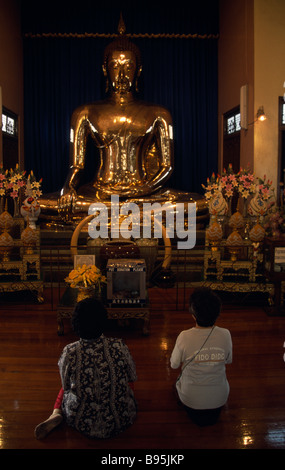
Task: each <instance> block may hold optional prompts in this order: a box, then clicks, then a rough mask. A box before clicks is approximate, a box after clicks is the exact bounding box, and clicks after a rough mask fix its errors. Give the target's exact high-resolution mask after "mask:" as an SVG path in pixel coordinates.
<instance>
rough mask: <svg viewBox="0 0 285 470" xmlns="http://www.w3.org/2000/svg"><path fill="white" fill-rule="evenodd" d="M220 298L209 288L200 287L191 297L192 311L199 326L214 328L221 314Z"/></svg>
mask: <svg viewBox="0 0 285 470" xmlns="http://www.w3.org/2000/svg"><path fill="white" fill-rule="evenodd" d="M221 304H222V303H221V299H220V297H219V296H218V295H217V294H216V293H215V292H214V291H212V290H211V289H210V288H208V287H198V288H197V289H195V290H194V292H193V293H192V294H191V295H190V299H189V306H190V311H191V313H192V314H193V315H194V317H195V319H196V322H197V325H198V326H204V327H209V326H213V325H214V324H215V322H216V320H217V318H218V316H219V315H220V312H221Z"/></svg>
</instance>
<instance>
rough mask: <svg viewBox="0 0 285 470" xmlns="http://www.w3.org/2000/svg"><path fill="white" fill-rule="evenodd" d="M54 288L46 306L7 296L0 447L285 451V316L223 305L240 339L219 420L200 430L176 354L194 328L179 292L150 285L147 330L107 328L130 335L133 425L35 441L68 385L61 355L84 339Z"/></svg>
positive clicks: (0, 346)
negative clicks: (178, 390)
mask: <svg viewBox="0 0 285 470" xmlns="http://www.w3.org/2000/svg"><path fill="white" fill-rule="evenodd" d="M49 295H50V293H49V292H45V299H46V301H45V303H44V304H41V305H36V304H35V303H33V302H32V301H30V300H21V299H20V297H19V296H18V295H17V296H15V298H14V301H13V302H12V301H11V300H9V301H8V300H7V301H3V299H2V300H1V306H0V383H1V389H0V448H1V449H106V450H107V449H149V450H150V449H245V448H249V449H284V448H285V362H284V358H283V355H284V353H285V348H284V342H285V317H268V316H267V315H266V313H265V311H264V309H263V308H262V306H253V305H251V306H246V305H244V304H242V305H237V304H231V305H228V304H224V307H223V312H222V315H221V317H220V320H219V322H218V324H219V325H220V326H223V327H225V328H228V329H229V330H230V331H231V334H232V338H233V364H232V365H231V366H229V367H228V379H229V382H230V387H231V392H230V397H229V401H228V404H227V406H226V407H225V409H224V410H223V412H222V415H221V418H220V420H219V422H218V423H217V424H216V425H215V426H214V427H209V428H199V427H197V426H196V425H195V424H193V423H192V422H191V421H190V420H189V418H188V417H187V415H186V414H185V412H184V410H183V409H182V408H181V407H180V406H179V405H178V403H177V402H176V399H175V396H174V394H173V384H174V382H175V378H176V375H177V372H175V371H173V370H171V369H170V367H169V357H170V354H171V351H172V348H173V346H174V342H175V339H176V337H177V335H178V333H179V332H180V331H181V330H182V329H185V328H188V327H190V326H192V325H193V321H192V319H191V317H190V316H189V314H188V312H187V309H186V308H177V301H176V300H177V298H176V296H177V291H176V289H165V290H160V289H150V300H151V305H152V310H151V333H150V335H149V336H143V335H142V334H141V330H140V325H139V324H135V323H132V322H130V323H129V324H128V325H118V324H117V323H116V322H111V323H110V325H109V330H108V332H107V334H109V335H111V334H112V335H117V336H119V337H122V338H124V340H125V341H126V342H127V344H128V346H129V348H130V350H131V353H132V355H133V357H134V359H135V362H136V365H137V374H138V382H137V383H136V384H135V394H136V398H137V402H138V410H139V411H138V417H137V420H136V422H135V424H134V425H133V426H132V427H131V428H129V429H128V430H126V431H125V432H124V433H122V434H121V435H119V436H117V437H116V438H114V439H110V440H106V441H97V440H89V439H87V438H86V437H84V436H82V435H80V434H79V433H78V432H76V431H75V430H73V429H71V428H69V427H67V426H66V425H65V424H62V425H61V426H60V428H58V429H57V430H55V431H53V432H52V433H51V434H50V435H49V436H48V437H47V438H46V439H45V440H43V441H37V440H36V439H35V438H34V435H33V432H34V427H35V426H36V424H38V423H39V422H40V421H42V420H44V419H46V418H47V417H48V415H49V413H50V411H51V410H52V406H53V403H54V400H55V398H56V395H57V391H58V389H59V386H60V380H59V375H58V369H57V360H58V357H59V355H60V353H61V350H62V348H63V347H64V346H65V345H66V344H67V343H69V342H71V341H74V340H75V339H76V338H75V337H74V335H73V332H72V330H71V328H70V325H65V335H64V336H58V335H57V323H56V310H55V309H54V310H52V309H51V303H50V299H49ZM181 295H185V293H184V292H183V293H182V294H181ZM187 297H188V293H187ZM53 300H54V301H55V304H56V299H53Z"/></svg>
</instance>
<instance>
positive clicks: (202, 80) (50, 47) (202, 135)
mask: <svg viewBox="0 0 285 470" xmlns="http://www.w3.org/2000/svg"><path fill="white" fill-rule="evenodd" d="M218 3H219V2H218V0H211V1H206V0H200V1H197V2H196V1H195V2H194V1H188V3H186V4H184V2H181V1H180V0H177V1H176V2H174V3H173V4H172V8H169V7H168V5H169V3H168V2H167V3H165V4H164V3H163V2H148V1H147V0H146V1H144V2H133V1H125V2H112V1H109V2H108V3H106V6H104V2H102V3H100V4H99V3H98V2H96V1H92V2H89V1H85V2H84V3H82V5H80V2H78V3H77V4H76V5H74V4H68V3H67V2H60V1H59V2H57V3H56V2H54V1H49V2H39V3H38V4H37V3H36V2H34V1H33V0H30V1H23V9H22V32H23V43H24V109H25V115H24V120H25V122H24V124H25V168H26V170H27V171H29V170H31V169H32V170H33V171H34V173H35V174H36V176H37V177H38V178H40V177H43V190H44V192H53V191H57V190H59V189H60V188H61V187H62V185H63V183H64V181H65V178H66V175H67V170H68V166H69V153H68V152H69V124H70V118H71V114H72V111H73V110H74V109H75V108H76V107H77V106H79V105H81V104H83V103H88V102H92V101H96V100H99V99H102V98H104V96H105V93H104V90H105V83H104V78H103V74H102V57H103V51H104V48H105V46H106V45H107V44H108V43H109V42H110V41H111V40H112V38H106V37H101V36H100V37H97V36H96V35H95V37H94V34H95V33H100V34H103V33H109V34H114V33H117V27H118V21H119V16H120V12H122V14H123V18H124V21H125V24H126V29H127V33H129V34H131V35H133V34H139V33H142V37H135V38H132V40H133V41H134V42H135V43H136V44H137V45H138V47H139V48H140V50H141V53H142V62H143V74H142V77H141V81H140V83H139V87H140V98H142V99H145V100H146V101H151V102H154V103H158V104H161V105H164V106H166V107H167V108H168V109H169V110H170V112H171V114H172V117H173V122H174V152H175V166H174V173H173V176H172V177H171V180H170V181H169V183H168V184H167V186H168V187H172V188H176V189H181V190H185V191H191V192H198V193H203V190H202V188H201V183H205V181H206V179H207V176H209V175H210V174H211V173H212V172H213V171H216V170H217V140H218V136H217V83H218V77H217V73H218V72H217V68H218V58H217V49H218V30H219V22H218V17H219V12H218ZM59 33H60V34H59ZM64 33H66V36H64ZM70 33H76V34H70ZM83 33H90V34H91V35H93V36H92V37H86V35H85V34H84V35H83V37H79V36H78V35H80V34H83ZM147 34H149V35H151V34H152V35H153V34H156V35H157V36H156V37H153V36H147ZM195 34H197V35H198V36H197V37H192V35H195ZM163 35H164V36H163ZM189 35H190V36H189ZM203 35H205V36H204V37H201V36H203Z"/></svg>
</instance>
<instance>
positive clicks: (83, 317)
mask: <svg viewBox="0 0 285 470" xmlns="http://www.w3.org/2000/svg"><path fill="white" fill-rule="evenodd" d="M106 323H107V311H106V309H105V307H104V305H103V304H102V302H101V301H100V300H98V299H95V298H92V297H88V298H86V299H84V300H81V301H80V302H78V303H77V304H76V306H75V308H74V311H73V315H72V327H73V330H74V332H75V333H76V334H77V335H78V336H79V337H80V338H82V339H95V338H98V337H99V336H101V334H102V333H103V332H104V330H105V327H106Z"/></svg>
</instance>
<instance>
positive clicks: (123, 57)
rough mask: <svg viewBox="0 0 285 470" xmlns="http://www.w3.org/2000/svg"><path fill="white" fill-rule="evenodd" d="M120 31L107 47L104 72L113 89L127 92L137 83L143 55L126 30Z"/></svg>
mask: <svg viewBox="0 0 285 470" xmlns="http://www.w3.org/2000/svg"><path fill="white" fill-rule="evenodd" d="M119 33H120V34H119V36H118V38H117V39H115V40H114V41H113V42H111V43H110V44H109V45H108V46H107V47H106V48H105V51H104V63H103V72H104V75H105V77H106V79H107V84H108V85H110V86H111V88H112V90H113V91H114V92H118V93H120V94H125V93H127V92H129V91H131V90H132V89H133V87H134V85H135V86H136V84H137V79H138V77H139V75H140V73H141V70H142V66H141V55H140V51H139V49H138V47H137V46H136V45H135V44H134V43H132V42H131V41H130V40H129V39H128V37H127V36H126V35H125V34H124V30H121V31H120V30H119ZM107 88H108V87H107Z"/></svg>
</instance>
